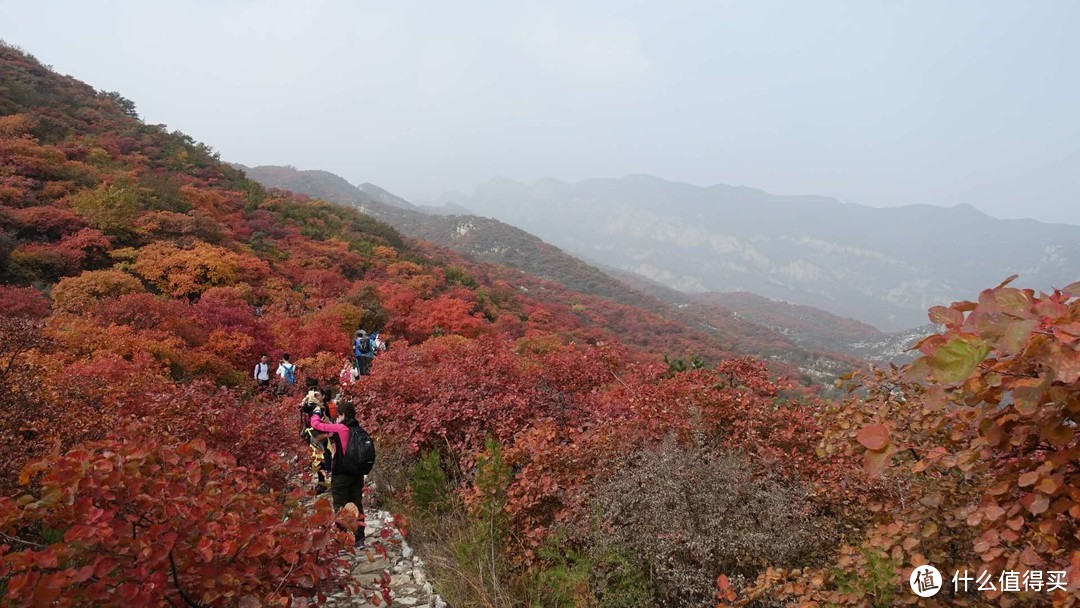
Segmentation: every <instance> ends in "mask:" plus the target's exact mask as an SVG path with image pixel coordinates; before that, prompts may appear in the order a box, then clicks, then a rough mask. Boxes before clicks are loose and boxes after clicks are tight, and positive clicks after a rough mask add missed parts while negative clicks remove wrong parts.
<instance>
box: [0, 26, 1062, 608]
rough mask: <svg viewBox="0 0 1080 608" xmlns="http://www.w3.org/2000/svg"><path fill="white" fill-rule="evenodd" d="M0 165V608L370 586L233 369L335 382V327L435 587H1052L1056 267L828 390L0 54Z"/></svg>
mask: <svg viewBox="0 0 1080 608" xmlns="http://www.w3.org/2000/svg"><path fill="white" fill-rule="evenodd" d="M0 161H2V162H0V227H2V237H0V244H2V246H0V279H2V284H0V303H2V308H0V310H2V315H0V439H2V441H0V463H3V464H2V469H0V490H2V493H3V497H0V594H2V597H3V603H4V605H10V606H96V605H102V606H116V605H127V606H166V605H169V606H190V607H197V606H244V607H245V608H246V607H249V606H258V605H277V606H288V605H304V603H305V602H306V601H308V600H314V601H322V599H323V598H325V596H326V595H327V594H329V593H331V592H338V591H340V590H341V589H342V588H347V589H349V590H351V591H353V592H356V593H360V594H364V595H365V596H366V597H367V598H368V599H369V600H370V601H371V602H373V603H379V604H380V605H382V604H383V603H385V602H387V601H389V599H391V598H388V597H387V595H386V594H385V593H384V592H385V591H386V585H387V584H388V581H389V579H390V578H391V577H390V575H389V573H387V574H385V575H384V577H382V578H381V579H378V580H372V581H370V582H369V581H368V580H364V581H358V580H357V579H354V578H353V577H352V576H351V573H350V572H349V570H348V568H347V565H346V563H345V562H344V560H343V559H341V555H342V552H343V551H352V550H353V549H351V548H349V549H346V546H347V545H346V543H348V542H349V540H350V539H351V534H349V533H348V532H347V530H349V529H352V528H354V527H355V526H356V521H355V515H353V514H351V513H350V511H349V510H348V509H343V510H342V511H341V512H340V513H335V512H333V510H332V508H331V507H330V504H329V501H328V500H326V499H325V498H322V499H314V498H313V497H311V496H308V491H307V490H306V488H307V487H310V484H309V482H310V479H307V478H305V475H310V474H309V473H308V474H305V473H304V472H303V469H305V468H307V466H306V465H307V463H306V459H307V458H308V457H309V454H308V450H307V449H306V446H305V445H304V444H303V443H302V442H301V441H300V440H299V438H298V437H297V431H298V430H299V429H298V428H297V420H296V418H297V405H298V403H297V402H298V401H299V395H289V394H286V395H281V396H278V395H276V394H274V393H273V392H266V391H260V390H258V389H257V388H255V387H254V386H252V384H251V381H250V377H251V369H252V366H253V364H254V362H255V360H256V359H257V357H258V356H259V355H261V354H264V353H265V354H269V355H272V356H274V357H277V356H278V355H280V354H282V353H283V352H288V353H290V354H291V355H292V356H293V360H294V361H296V362H297V363H298V369H299V375H300V381H301V383H303V381H304V380H305V379H306V378H315V379H318V380H320V381H322V382H324V383H325V382H332V381H333V380H334V379H336V378H337V377H338V373H339V371H340V370H341V368H342V364H343V361H344V358H345V355H346V353H347V352H348V349H349V343H350V336H351V335H352V332H353V331H354V330H355V329H356V328H357V327H363V328H366V329H369V330H371V329H382V330H383V331H384V334H385V335H388V336H390V338H391V348H390V350H389V351H387V352H386V353H385V354H382V355H380V356H379V357H378V358H377V359H376V360H375V361H374V363H373V365H372V373H371V375H370V376H367V377H364V378H363V379H362V380H361V381H359V382H356V383H353V384H349V385H347V386H345V387H342V395H341V399H343V400H351V401H352V402H354V403H355V404H356V405H357V409H358V411H359V415H358V416H359V418H360V421H361V423H362V424H363V425H364V427H365V428H367V429H368V430H370V431H371V433H372V435H373V436H374V437H375V440H376V442H377V443H378V445H379V450H380V451H379V454H380V456H379V461H378V464H377V465H376V470H375V472H374V477H375V481H376V483H375V486H374V487H373V490H374V492H375V494H374V495H372V496H371V499H373V500H379V501H382V503H383V504H385V505H388V506H390V507H392V508H394V509H396V510H398V511H399V512H400V515H401V524H400V527H401V528H403V529H406V530H409V534H410V539H411V540H413V541H415V543H416V545H417V546H418V547H419V549H418V550H420V551H422V552H424V555H425V559H427V560H428V562H429V564H430V566H431V571H432V574H433V576H434V583H435V586H436V588H437V589H438V591H439V592H440V593H441V594H443V595H444V596H446V597H447V598H448V599H449V600H450V601H451V603H452V604H453V605H454V606H461V607H465V606H500V607H501V606H551V607H555V606H583V607H584V606H589V607H592V606H607V607H615V606H620V607H624V606H653V605H662V606H702V605H716V604H720V605H734V606H778V605H819V606H825V605H833V606H866V605H873V606H887V605H890V604H892V603H899V602H902V601H906V600H908V599H913V598H914V596H911V595H910V594H908V593H907V591H906V590H905V589H906V587H905V585H906V581H907V577H908V575H909V574H910V573H911V571H912V569H913V567H915V566H918V565H922V564H924V563H926V562H930V563H933V564H934V565H936V566H937V567H938V568H939V569H941V571H942V572H951V571H953V570H957V569H960V570H963V569H966V570H968V571H970V572H978V571H982V570H985V571H988V572H991V573H994V574H993V575H994V576H995V577H996V576H997V575H998V573H1001V572H1003V571H1005V570H1011V571H1018V572H1020V571H1027V570H1036V569H1037V570H1040V571H1047V572H1055V573H1056V572H1060V573H1061V577H1062V581H1063V586H1062V588H1050V584H1049V581H1048V584H1047V587H1046V588H1043V589H1040V590H1038V591H1035V590H1025V591H1022V592H1018V593H1014V592H1009V593H1006V594H984V595H977V594H975V593H969V594H963V593H961V594H960V595H959V596H956V595H953V594H952V593H951V591H949V590H946V591H945V592H943V594H942V595H939V596H938V598H937V600H942V598H944V599H943V600H942V602H943V603H952V604H956V605H961V604H965V603H966V604H979V603H983V602H998V603H1001V604H1003V605H1013V604H1020V603H1025V604H1033V603H1050V602H1051V601H1053V602H1054V603H1056V604H1058V605H1072V604H1073V603H1075V602H1076V600H1077V599H1078V598H1080V596H1078V595H1077V589H1080V585H1078V582H1080V580H1078V574H1080V543H1078V542H1077V538H1078V537H1077V534H1078V528H1077V525H1076V524H1077V517H1078V516H1080V503H1078V498H1080V490H1078V484H1077V464H1078V462H1080V445H1078V442H1077V438H1076V432H1075V429H1076V428H1077V422H1078V419H1077V418H1078V412H1080V299H1078V298H1080V284H1077V283H1074V284H1071V285H1068V286H1066V287H1064V288H1063V289H1062V290H1061V291H1053V292H1051V293H1037V292H1033V291H1030V290H1019V289H1014V288H1012V287H1009V286H1008V285H1007V284H1002V285H1000V286H998V287H995V288H991V289H987V290H984V291H983V292H981V293H980V294H979V297H978V301H977V302H976V301H971V302H968V301H961V302H957V303H955V304H953V305H952V306H950V307H935V308H934V309H932V310H931V311H930V320H931V321H933V322H934V323H936V324H938V325H940V326H942V327H943V328H944V330H943V332H942V333H941V334H940V335H934V336H931V337H929V338H927V339H926V340H924V341H922V343H921V344H920V345H919V350H920V354H921V357H920V358H919V359H918V360H916V361H915V362H914V363H913V364H912V365H911V366H909V367H907V368H904V369H902V370H897V369H891V370H889V371H877V372H862V373H859V374H856V375H853V376H851V377H849V378H848V379H847V381H846V382H847V384H849V385H850V388H851V392H850V394H849V396H848V397H846V398H844V399H841V400H838V401H826V400H822V399H820V398H819V397H818V396H816V395H815V394H814V392H813V391H811V390H809V389H807V388H806V387H804V386H800V385H798V384H797V383H793V382H792V381H791V380H790V379H785V378H782V377H777V376H776V375H775V374H774V373H773V372H771V371H770V369H769V367H768V366H767V365H766V363H764V362H763V361H762V360H760V359H755V358H752V357H746V356H733V355H734V354H735V353H736V352H739V351H737V350H736V349H734V348H732V349H729V348H727V345H725V344H722V343H720V342H718V341H716V340H714V339H711V338H709V337H707V336H706V337H705V338H704V339H703V337H702V336H703V334H701V333H700V332H698V331H696V330H694V329H692V328H689V327H687V326H686V325H685V324H681V323H679V322H677V321H674V320H669V319H664V318H661V317H659V316H657V315H655V314H654V313H653V312H650V311H648V310H643V309H641V308H637V307H634V306H631V305H628V304H620V303H616V302H612V301H610V300H606V299H603V298H598V297H596V296H590V295H586V294H580V293H576V292H572V291H570V290H568V289H567V288H565V287H563V286H561V285H557V284H555V283H552V282H548V281H544V280H542V279H538V278H534V277H530V276H529V275H526V274H523V273H521V272H520V271H518V270H510V269H506V268H501V267H497V266H491V265H486V264H482V263H475V262H471V261H469V260H467V259H465V258H462V257H460V256H459V255H458V254H456V253H454V252H451V251H448V250H446V249H442V248H439V247H436V246H433V245H431V244H427V243H424V242H419V241H410V240H407V239H405V238H403V237H402V236H401V235H400V234H399V233H398V232H397V231H396V230H395V229H393V228H392V227H390V226H389V225H387V224H385V223H382V222H380V221H378V220H375V219H373V218H372V217H370V216H368V215H365V214H362V213H360V212H358V211H356V210H355V209H349V208H346V207H342V206H339V205H335V204H331V203H327V202H322V201H318V200H312V199H308V198H306V197H300V196H296V195H292V194H288V193H285V192H282V191H268V190H267V189H265V188H264V187H262V186H261V185H259V184H257V183H255V182H253V181H251V180H249V179H246V178H245V177H243V175H242V174H241V173H240V172H239V171H237V170H235V169H233V168H231V167H229V166H227V165H225V164H223V163H221V162H220V161H219V160H218V158H217V156H216V154H214V153H213V152H212V150H211V149H210V148H208V147H207V146H205V145H203V144H200V143H197V142H195V141H193V140H192V139H191V138H189V137H186V136H184V135H183V134H180V133H169V132H167V130H166V129H165V128H164V127H162V126H154V125H146V124H143V123H142V122H140V121H139V120H138V119H137V118H136V109H135V106H134V104H132V103H131V102H130V101H127V100H126V99H124V98H123V97H122V96H120V95H119V94H116V93H103V92H98V91H95V90H94V89H93V88H91V87H90V86H88V85H85V84H83V83H81V82H79V81H77V80H75V79H73V78H70V77H64V76H60V75H58V74H55V73H53V72H52V71H50V70H49V69H47V68H46V67H44V66H42V65H41V64H40V63H39V62H37V61H36V60H35V59H34V58H33V57H31V56H29V55H27V54H26V53H24V52H21V51H19V50H17V49H13V48H10V47H7V46H0ZM733 340H735V341H737V339H733ZM698 354H699V355H701V357H702V358H700V359H699V358H695V357H693V356H692V355H698ZM662 355H668V361H667V362H664V361H663V358H662ZM348 546H350V547H351V545H348ZM378 547H379V545H377V544H376V545H375V547H374V548H373V550H375V551H377V550H378ZM1055 580H1056V579H1055ZM1066 583H1067V585H1068V587H1067V589H1066V588H1065V587H1064V584H1066Z"/></svg>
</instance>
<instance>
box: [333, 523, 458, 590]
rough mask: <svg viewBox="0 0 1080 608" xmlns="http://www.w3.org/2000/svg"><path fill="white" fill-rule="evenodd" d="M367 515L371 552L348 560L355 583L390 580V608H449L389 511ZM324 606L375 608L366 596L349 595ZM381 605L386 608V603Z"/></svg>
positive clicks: (368, 540)
mask: <svg viewBox="0 0 1080 608" xmlns="http://www.w3.org/2000/svg"><path fill="white" fill-rule="evenodd" d="M365 515H366V519H365V521H364V526H365V532H366V534H367V543H366V544H367V546H368V547H369V549H368V550H366V551H363V552H360V553H359V554H358V555H350V556H349V557H348V558H346V559H347V560H348V561H349V563H350V564H351V567H352V573H353V578H354V580H355V581H356V582H357V583H358V584H361V585H364V586H371V585H370V584H371V583H372V582H373V581H378V580H379V579H381V578H384V577H387V578H389V581H390V594H391V596H390V597H391V599H392V603H391V604H390V608H416V607H423V606H426V607H429V608H447V606H446V602H444V601H443V599H442V598H441V597H439V596H438V594H436V593H435V592H434V591H433V590H432V588H431V582H430V581H428V580H427V575H426V574H425V572H424V562H423V560H421V559H420V557H419V556H417V555H416V554H415V553H414V552H413V549H412V547H410V546H409V543H407V542H405V538H404V537H403V536H402V535H401V531H400V530H398V529H397V527H396V526H395V525H394V517H393V516H392V515H391V514H390V513H388V512H386V511H378V510H375V509H368V510H367V513H365ZM376 543H381V544H382V546H384V547H385V548H386V556H382V555H379V553H378V552H376V551H375V550H373V549H370V547H373V546H374V545H375V544H376ZM322 605H323V606H331V607H335V608H338V607H341V608H344V607H346V606H348V607H356V608H368V607H373V606H374V604H372V603H370V602H368V601H366V600H364V598H363V597H362V596H353V597H350V596H348V595H347V594H346V593H345V592H341V593H336V594H333V595H331V596H330V597H329V598H327V601H326V602H324V603H323V604H322ZM379 605H380V606H381V607H382V608H386V603H385V602H380V604H379Z"/></svg>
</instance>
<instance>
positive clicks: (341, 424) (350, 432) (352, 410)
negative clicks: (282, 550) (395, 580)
mask: <svg viewBox="0 0 1080 608" xmlns="http://www.w3.org/2000/svg"><path fill="white" fill-rule="evenodd" d="M320 414H321V412H320ZM320 414H312V416H311V427H312V428H313V429H315V430H316V431H321V432H324V433H331V439H332V441H333V444H334V447H333V453H334V455H333V465H332V466H331V471H332V475H331V477H330V495H331V497H332V498H333V501H334V509H335V510H341V508H342V507H344V506H345V505H346V504H348V503H350V502H351V503H353V504H354V505H356V509H357V511H359V513H360V526H359V527H358V528H357V529H356V536H355V538H356V546H357V547H363V546H364V505H363V499H364V475H366V474H368V473H370V472H371V467H372V465H374V463H375V444H374V443H373V442H372V441H371V436H370V435H368V433H367V431H365V430H364V429H363V428H362V427H361V426H360V423H359V422H357V421H356V406H355V405H353V404H352V403H350V402H348V401H346V402H344V403H341V404H339V405H338V417H337V422H335V423H327V422H324V421H323V419H322V415H320ZM350 442H352V443H350ZM350 448H351V449H350Z"/></svg>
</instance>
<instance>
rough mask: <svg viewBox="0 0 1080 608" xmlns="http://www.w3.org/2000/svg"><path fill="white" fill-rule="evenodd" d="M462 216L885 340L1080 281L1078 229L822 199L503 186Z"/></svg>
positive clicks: (645, 187)
mask: <svg viewBox="0 0 1080 608" xmlns="http://www.w3.org/2000/svg"><path fill="white" fill-rule="evenodd" d="M450 201H452V202H455V203H458V204H461V205H463V206H465V207H467V208H469V209H472V210H473V211H475V212H476V213H478V214H482V215H487V216H490V217H494V218H496V219H500V220H502V221H504V222H507V223H510V224H513V225H515V226H519V227H521V228H522V229H524V230H527V231H529V232H531V233H533V234H536V235H538V236H539V237H541V238H543V239H544V240H546V241H548V242H550V243H552V244H554V245H556V246H558V247H560V248H562V249H565V250H566V251H569V252H572V253H574V254H575V255H578V256H581V257H582V258H584V259H585V260H587V261H589V262H591V263H596V264H599V265H601V266H610V267H613V268H617V269H620V270H624V271H629V272H633V273H636V274H639V275H641V276H644V277H647V278H650V279H652V280H655V281H657V282H660V283H662V284H664V285H667V286H669V287H672V288H675V289H679V290H682V291H686V292H690V293H693V292H713V291H723V292H731V291H745V292H751V293H756V294H760V295H762V296H765V297H767V298H771V299H780V300H784V301H788V302H793V303H797V304H806V305H809V306H813V307H815V308H820V309H823V310H827V311H829V312H832V313H834V314H837V315H840V316H842V317H852V318H855V319H858V320H860V321H864V322H867V323H870V324H872V325H874V326H876V327H879V328H881V329H885V330H897V329H904V328H909V327H913V326H917V325H922V324H924V323H926V309H927V308H929V307H930V306H932V305H935V304H942V303H946V304H947V303H949V302H951V301H953V300H956V299H960V298H966V297H969V296H970V294H972V293H977V292H978V291H980V290H981V289H982V288H983V287H985V286H986V285H994V284H997V283H998V282H1000V281H1001V280H1002V279H1003V278H1005V277H1006V276H1008V275H1010V274H1013V273H1017V274H1020V275H1021V280H1020V282H1019V283H1020V284H1022V285H1025V286H1032V287H1035V288H1038V289H1049V288H1050V287H1052V286H1054V285H1057V286H1060V285H1064V284H1068V283H1070V282H1071V281H1073V280H1075V279H1076V277H1077V276H1080V227H1077V226H1068V225H1062V224H1043V223H1040V222H1036V221H1033V220H998V219H994V218H991V217H990V216H987V215H985V214H983V213H981V212H980V211H978V210H977V209H975V208H974V207H972V206H970V205H958V206H956V207H951V208H944V207H934V206H931V205H911V206H906V207H891V208H873V207H865V206H861V205H853V204H846V203H841V202H840V201H838V200H836V199H832V198H828V197H822V196H777V195H773V194H769V193H767V192H764V191H761V190H756V189H753V188H746V187H741V186H726V185H715V186H709V187H700V186H694V185H690V184H684V183H678V182H670V181H666V180H663V179H659V178H656V177H651V176H646V175H631V176H627V177H625V178H622V179H590V180H585V181H581V182H578V183H567V182H561V181H558V180H555V179H550V178H548V179H542V180H540V181H538V182H536V183H535V184H532V185H527V184H523V183H519V182H515V181H512V180H508V179H505V178H497V179H494V180H492V181H491V182H488V183H486V184H483V185H481V186H479V187H478V188H477V189H476V191H475V192H474V193H473V194H472V195H461V194H455V195H452V196H445V197H441V198H440V199H438V202H441V203H446V202H450Z"/></svg>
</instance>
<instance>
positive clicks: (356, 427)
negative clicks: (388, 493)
mask: <svg viewBox="0 0 1080 608" xmlns="http://www.w3.org/2000/svg"><path fill="white" fill-rule="evenodd" d="M345 424H346V426H348V427H349V445H347V446H345V453H344V454H341V455H340V456H338V459H339V462H337V463H336V464H337V466H336V467H335V468H336V469H337V470H339V471H341V472H342V473H345V474H346V475H367V474H368V473H370V472H371V469H372V467H374V466H375V442H374V441H372V440H371V435H368V432H367V431H365V430H364V429H363V428H362V427H361V426H360V423H359V422H357V421H355V420H350V421H349V422H347V423H345Z"/></svg>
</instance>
